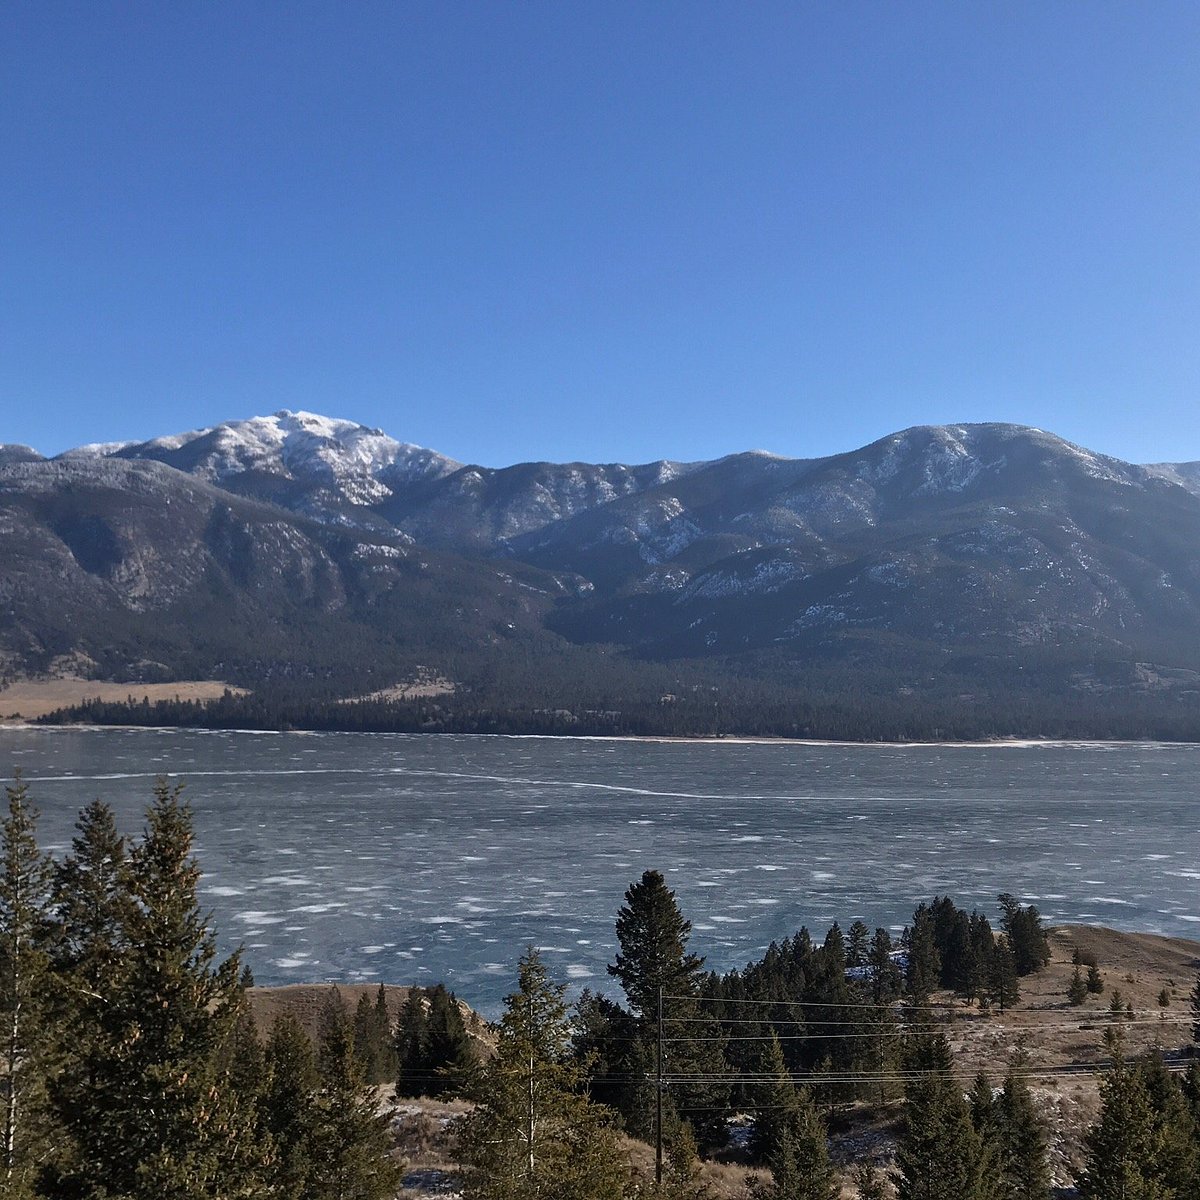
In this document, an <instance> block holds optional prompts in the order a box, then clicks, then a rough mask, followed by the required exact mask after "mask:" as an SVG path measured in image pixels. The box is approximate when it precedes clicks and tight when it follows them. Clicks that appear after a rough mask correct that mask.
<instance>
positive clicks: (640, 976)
mask: <svg viewBox="0 0 1200 1200" xmlns="http://www.w3.org/2000/svg"><path fill="white" fill-rule="evenodd" d="M691 931H692V923H691V922H690V921H686V920H684V918H683V914H682V913H681V912H680V911H679V907H678V905H677V904H676V903H675V893H674V892H672V891H671V890H670V889H669V888H668V887H667V882H666V880H665V879H664V878H663V877H662V875H661V874H660V873H659V872H658V871H646V872H645V873H644V874H643V875H642V878H641V880H640V881H639V882H638V883H634V884H630V886H629V888H628V889H627V890H626V892H625V905H624V907H623V908H622V909H621V910H620V912H619V913H618V914H617V941H618V943H620V950H619V951H618V952H617V955H616V958H615V960H614V961H613V963H612V964H611V965H610V966H609V968H608V973H609V974H610V975H613V976H615V977H616V978H617V979H618V980H620V983H621V987H622V989H623V990H624V992H625V996H626V999H628V1001H629V1007H630V1008H631V1010H632V1011H633V1014H634V1016H636V1017H639V1018H640V1019H641V1020H643V1021H652V1020H654V1018H655V1015H656V1013H657V1012H658V996H659V992H660V990H661V991H662V993H663V994H664V996H665V998H666V1000H667V1001H673V1000H675V999H677V998H679V997H683V998H685V999H690V998H692V997H694V996H695V995H697V994H698V992H699V986H698V980H699V975H700V970H701V968H702V967H703V965H704V960H703V959H702V958H698V957H697V956H696V955H695V954H690V953H688V950H687V942H688V937H689V935H690V934H691Z"/></svg>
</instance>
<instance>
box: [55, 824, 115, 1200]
mask: <svg viewBox="0 0 1200 1200" xmlns="http://www.w3.org/2000/svg"><path fill="white" fill-rule="evenodd" d="M50 908H51V930H52V937H51V940H50V944H49V945H50V955H51V965H52V969H53V971H54V974H55V976H56V977H57V980H58V986H57V987H56V989H55V991H54V999H55V1017H56V1020H57V1022H58V1025H59V1028H60V1030H61V1039H62V1046H63V1053H62V1054H61V1055H60V1061H59V1070H58V1071H57V1073H56V1074H55V1077H54V1078H53V1079H52V1080H51V1082H50V1088H49V1092H50V1107H51V1110H52V1112H53V1114H54V1116H55V1118H56V1119H57V1121H58V1122H59V1123H60V1125H61V1126H63V1127H64V1128H66V1129H68V1130H69V1129H73V1128H78V1127H79V1125H80V1123H81V1122H83V1123H86V1122H87V1121H88V1120H89V1113H88V1110H87V1109H86V1107H82V1108H81V1107H80V1106H81V1105H84V1106H86V1105H87V1104H88V1103H90V1099H91V1094H92V1091H91V1087H90V1080H89V1079H88V1077H87V1073H88V1071H89V1066H88V1064H89V1063H94V1062H96V1061H97V1060H98V1057H103V1056H104V1054H106V1051H105V1050H104V1049H103V1046H104V1044H105V1043H104V1040H103V1039H104V1028H103V1020H102V1018H103V1016H104V1010H105V1009H106V1008H107V1005H108V996H109V992H110V990H112V989H113V988H115V987H116V986H117V981H118V980H119V979H120V977H121V971H122V970H123V969H124V967H125V962H126V955H127V953H128V926H129V920H130V917H131V915H132V913H133V896H132V893H131V891H130V879H129V868H128V862H127V854H126V842H125V839H124V838H123V837H122V836H121V835H120V834H119V833H118V831H117V827H116V822H115V821H114V819H113V814H112V810H111V809H110V808H109V807H108V806H107V805H105V804H102V803H101V802H100V801H98V800H97V801H94V802H93V803H92V804H89V805H88V806H87V807H86V808H85V809H84V810H83V811H82V812H81V813H80V815H79V820H78V822H77V823H76V835H75V838H74V839H73V841H72V843H71V851H70V853H69V854H68V855H67V856H66V857H65V858H64V859H63V860H62V861H61V862H60V863H58V864H57V865H56V866H55V867H54V872H53V880H52V883H51V891H50ZM70 1154H71V1146H70V1139H69V1138H65V1139H63V1143H62V1144H61V1145H60V1147H59V1154H57V1155H56V1156H54V1158H53V1159H52V1161H50V1162H49V1163H48V1164H47V1167H46V1170H45V1172H44V1176H45V1181H46V1182H45V1187H46V1189H47V1190H48V1191H49V1192H50V1193H51V1194H53V1193H54V1192H56V1191H61V1190H63V1189H64V1188H65V1187H66V1183H65V1180H66V1179H67V1178H68V1177H69V1176H70V1175H71V1174H72V1172H73V1170H74V1168H73V1167H72V1166H71V1165H70V1163H69V1161H68V1160H69V1158H70Z"/></svg>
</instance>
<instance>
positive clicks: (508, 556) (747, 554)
mask: <svg viewBox="0 0 1200 1200" xmlns="http://www.w3.org/2000/svg"><path fill="white" fill-rule="evenodd" d="M0 563H2V564H3V571H2V572H0V670H2V671H3V674H4V677H5V678H6V679H8V680H10V681H11V680H13V679H24V678H30V677H36V676H39V675H46V674H60V675H61V674H73V675H82V676H85V677H91V678H96V679H102V680H109V681H116V682H120V683H129V684H131V685H136V684H139V683H169V682H171V681H173V680H193V679H195V680H209V679H220V680H225V681H228V682H229V683H230V684H233V685H237V686H238V687H241V688H245V689H248V690H249V691H251V692H252V693H253V694H254V697H253V698H252V699H247V698H242V699H241V700H240V701H239V700H237V698H236V697H231V698H230V701H229V711H228V715H229V718H230V720H233V719H234V717H235V715H237V713H238V712H240V714H241V722H242V723H245V721H246V720H247V719H249V717H250V716H251V715H252V712H253V711H258V713H259V716H260V717H261V719H262V720H263V721H267V722H269V721H274V720H275V719H276V718H280V717H281V714H282V715H283V716H287V717H288V719H299V720H301V721H303V720H304V716H303V714H305V713H307V714H310V715H311V716H313V719H314V720H317V719H318V718H317V716H316V715H315V714H318V713H320V714H321V715H320V717H319V720H320V721H322V722H325V723H332V724H334V725H336V724H337V723H338V722H346V721H350V720H352V719H353V720H355V721H358V722H359V723H360V724H361V725H362V726H363V727H373V723H374V724H378V725H380V726H381V727H393V726H394V727H406V728H407V727H412V728H447V729H457V730H466V729H494V730H502V731H537V732H571V731H574V732H631V733H653V732H659V733H692V734H711V733H717V732H733V733H739V732H740V733H778V734H783V735H786V736H834V737H836V736H846V737H856V736H863V737H903V736H912V737H939V736H946V737H964V736H1001V735H1005V734H1020V735H1038V734H1044V735H1048V736H1118V737H1124V736H1133V737H1136V736H1159V737H1185V738H1192V737H1197V736H1200V636H1198V635H1200V464H1198V463H1177V464H1157V465H1152V466H1137V465H1133V464H1130V463H1126V462H1122V461H1120V460H1118V459H1114V458H1110V457H1106V456H1103V455H1099V454H1094V453H1091V452H1090V451H1088V450H1086V449H1084V448H1081V447H1078V446H1074V445H1072V444H1070V443H1068V442H1065V441H1063V440H1062V439H1060V438H1057V437H1055V436H1053V435H1052V434H1049V433H1045V432H1042V431H1040V430H1035V429H1030V428H1025V427H1020V426H1012V425H960V426H928V427H918V428H914V429H909V430H905V431H903V432H900V433H896V434H893V435H891V436H889V437H886V438H883V439H881V440H880V441H877V442H874V443H872V444H871V445H868V446H865V447H862V448H861V449H857V450H852V451H849V452H847V453H845V454H840V455H835V456H832V457H826V458H814V459H787V458H780V457H777V456H774V455H771V454H767V453H762V452H749V453H741V454H733V455H730V456H728V457H726V458H721V459H717V460H714V461H711V462H699V463H680V462H671V461H665V460H664V461H661V462H655V463H647V464H641V465H634V466H627V465H622V464H586V463H568V464H556V463H522V464H518V465H515V466H511V467H506V468H500V469H494V468H484V467H478V466H472V465H469V464H462V463H458V462H456V461H454V460H452V459H450V458H447V457H445V456H444V455H441V454H439V453H437V452H435V451H433V450H430V449H425V448H422V447H417V446H413V445H409V444H406V443H403V442H400V441H397V440H395V439H393V438H392V437H390V436H388V435H387V434H385V433H383V432H382V431H379V430H374V429H368V428H366V427H363V426H361V425H356V424H354V423H353V422H349V421H340V420H333V419H330V418H326V417H321V416H317V415H315V414H310V413H290V412H281V413H277V414H275V415H274V416H271V417H258V418H252V419H250V420H246V421H234V422H230V423H227V424H224V425H219V426H216V427H215V428H212V429H207V430H200V431H196V432H192V433H186V434H180V435H173V436H168V437H163V438H159V439H155V440H152V441H149V442H144V443H130V444H124V443H122V444H111V445H99V446H84V447H80V448H79V449H76V450H72V451H69V452H67V453H66V454H62V455H59V456H58V457H56V458H51V459H47V458H43V457H42V456H41V455H40V454H38V453H37V452H36V451H34V450H31V449H29V448H26V447H20V446H12V445H6V446H0ZM431 680H436V681H438V684H437V686H435V687H430V686H428V684H429V681H431ZM130 690H131V691H132V692H135V693H136V690H137V689H136V686H133V687H131V689H130ZM355 697H369V699H366V700H363V701H362V702H361V703H359V704H352V705H346V704H344V703H342V704H339V702H341V701H345V700H347V699H349V698H355ZM235 701H236V703H235ZM239 705H240V706H241V707H240V709H239V707H238V706H239ZM251 706H257V709H256V710H253V709H252V707H251ZM334 706H337V707H338V708H339V709H340V715H338V714H337V713H336V712H335V711H334ZM351 713H353V714H354V716H353V717H351V715H350V714H351ZM0 715H6V710H5V708H4V700H3V693H0ZM160 715H162V714H160ZM168 715H169V714H168ZM191 716H192V718H193V719H199V718H198V717H196V714H195V713H193V714H191Z"/></svg>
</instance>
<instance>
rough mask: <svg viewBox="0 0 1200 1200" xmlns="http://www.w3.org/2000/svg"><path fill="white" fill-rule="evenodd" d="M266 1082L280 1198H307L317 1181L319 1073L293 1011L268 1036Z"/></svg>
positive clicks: (265, 1116)
mask: <svg viewBox="0 0 1200 1200" xmlns="http://www.w3.org/2000/svg"><path fill="white" fill-rule="evenodd" d="M266 1059H267V1082H266V1088H265V1090H264V1092H263V1097H262V1102H261V1105H260V1109H259V1111H260V1114H261V1120H262V1124H263V1127H264V1129H265V1130H266V1132H267V1134H268V1135H269V1137H270V1140H271V1144H272V1146H273V1149H274V1169H273V1172H272V1177H273V1182H274V1184H275V1187H276V1189H277V1192H278V1196H279V1200H307V1198H308V1197H309V1196H310V1195H311V1194H312V1189H313V1188H314V1187H315V1182H314V1180H313V1174H314V1170H315V1168H314V1165H313V1162H312V1151H313V1138H314V1136H315V1134H316V1130H317V1123H318V1115H319V1110H318V1094H319V1089H320V1076H319V1073H318V1071H317V1056H316V1053H315V1052H314V1050H313V1045H312V1041H311V1040H310V1039H309V1036H308V1034H307V1033H305V1032H304V1030H303V1028H302V1027H301V1026H300V1023H299V1022H298V1021H297V1020H296V1018H295V1017H293V1016H291V1015H290V1014H284V1015H283V1016H281V1017H278V1018H277V1019H276V1021H275V1024H274V1025H273V1026H272V1027H271V1036H270V1038H269V1039H268V1041H267V1048H266Z"/></svg>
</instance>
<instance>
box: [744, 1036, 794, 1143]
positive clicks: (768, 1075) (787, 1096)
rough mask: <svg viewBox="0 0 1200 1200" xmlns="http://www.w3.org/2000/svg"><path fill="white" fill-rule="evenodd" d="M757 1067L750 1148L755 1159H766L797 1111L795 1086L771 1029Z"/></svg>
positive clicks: (776, 1038)
mask: <svg viewBox="0 0 1200 1200" xmlns="http://www.w3.org/2000/svg"><path fill="white" fill-rule="evenodd" d="M758 1070H759V1075H760V1076H761V1077H762V1082H760V1083H756V1084H754V1085H753V1092H754V1107H755V1116H754V1138H753V1141H752V1143H751V1148H752V1150H753V1153H754V1156H755V1157H756V1158H758V1159H760V1160H762V1161H766V1160H767V1159H769V1158H770V1157H771V1154H772V1153H773V1152H774V1150H775V1148H776V1146H777V1145H778V1144H779V1141H780V1138H781V1137H782V1135H783V1131H784V1130H785V1129H788V1128H790V1127H791V1126H793V1125H794V1124H795V1123H796V1120H797V1116H798V1114H799V1111H800V1098H799V1096H798V1094H797V1092H796V1085H795V1084H794V1083H793V1082H792V1077H791V1075H789V1074H788V1069H787V1066H786V1065H785V1064H784V1061H783V1047H782V1045H781V1044H780V1041H779V1038H778V1036H777V1035H776V1034H775V1033H774V1032H773V1031H772V1033H771V1035H770V1040H769V1041H768V1042H767V1043H766V1048H765V1049H764V1050H763V1052H762V1061H761V1062H760V1064H759V1068H758Z"/></svg>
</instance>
